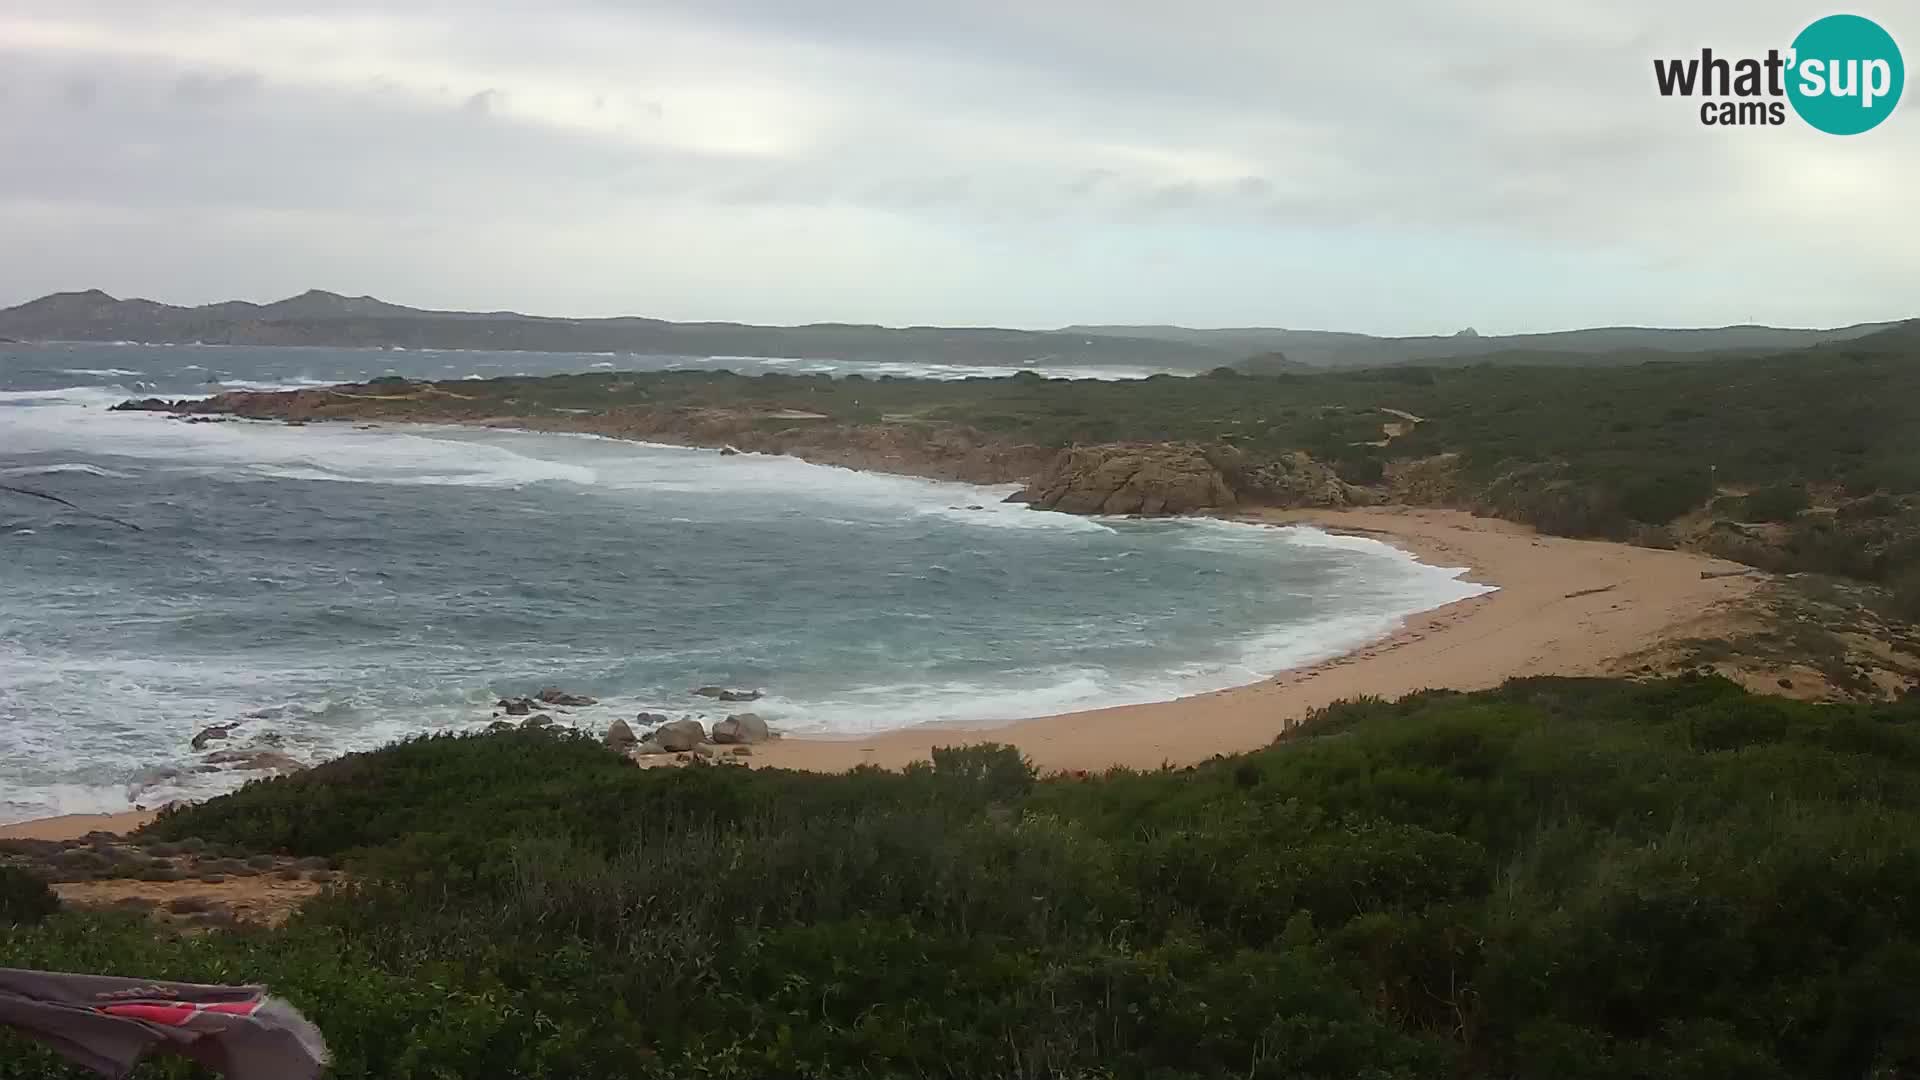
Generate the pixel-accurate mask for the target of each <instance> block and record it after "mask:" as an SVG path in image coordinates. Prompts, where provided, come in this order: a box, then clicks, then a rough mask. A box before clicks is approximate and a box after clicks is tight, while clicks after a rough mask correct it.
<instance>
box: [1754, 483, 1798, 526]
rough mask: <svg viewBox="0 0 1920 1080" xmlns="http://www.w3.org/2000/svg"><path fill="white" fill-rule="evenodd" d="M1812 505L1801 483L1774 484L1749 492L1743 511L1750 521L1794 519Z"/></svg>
mask: <svg viewBox="0 0 1920 1080" xmlns="http://www.w3.org/2000/svg"><path fill="white" fill-rule="evenodd" d="M1810 505H1812V500H1811V499H1809V498H1808V496H1807V489H1806V488H1805V487H1803V486H1802V485H1800V484H1774V485H1772V486H1771V487H1763V488H1761V489H1759V490H1758V491H1755V492H1752V493H1751V494H1749V495H1748V496H1747V497H1746V499H1745V500H1744V501H1743V507H1742V509H1743V512H1744V515H1745V517H1746V518H1747V520H1749V521H1792V520H1793V519H1794V518H1796V517H1799V516H1800V514H1801V512H1802V511H1804V510H1805V509H1806V508H1807V507H1808V506H1810Z"/></svg>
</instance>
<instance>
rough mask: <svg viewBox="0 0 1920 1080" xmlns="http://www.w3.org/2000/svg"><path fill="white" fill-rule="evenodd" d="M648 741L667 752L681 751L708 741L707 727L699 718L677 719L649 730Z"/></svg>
mask: <svg viewBox="0 0 1920 1080" xmlns="http://www.w3.org/2000/svg"><path fill="white" fill-rule="evenodd" d="M646 741H647V742H650V743H652V744H654V745H655V746H658V747H660V748H661V749H662V750H664V751H666V752H667V753H670V754H673V753H681V752H683V751H687V750H691V749H693V748H694V747H696V746H699V745H700V744H701V743H703V742H706V741H707V729H706V727H705V726H703V725H702V724H701V723H700V721H698V720H675V721H672V722H671V723H666V724H662V725H660V726H659V727H657V728H655V729H653V730H652V731H650V732H648V733H647V738H646Z"/></svg>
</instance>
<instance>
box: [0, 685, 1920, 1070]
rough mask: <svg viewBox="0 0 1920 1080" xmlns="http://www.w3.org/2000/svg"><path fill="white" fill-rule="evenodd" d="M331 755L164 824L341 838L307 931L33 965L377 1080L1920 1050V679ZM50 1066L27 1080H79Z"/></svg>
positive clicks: (86, 950)
mask: <svg viewBox="0 0 1920 1080" xmlns="http://www.w3.org/2000/svg"><path fill="white" fill-rule="evenodd" d="M302 775H303V776H304V777H306V779H304V780H302V779H301V778H300V777H294V778H288V779H289V780H297V781H300V782H298V783H290V782H288V780H276V781H270V782H264V783H256V784H252V785H249V786H248V787H246V788H244V789H242V790H241V791H239V792H237V793H235V794H233V795H230V796H226V797H223V798H220V799H214V800H210V801H208V802H207V803H204V804H202V805H200V806H197V807H193V808H189V809H186V810H182V811H178V812H175V813H171V814H168V815H166V816H164V817H163V818H162V819H161V820H160V821H159V822H158V823H156V825H155V826H153V827H152V828H153V832H154V833H156V834H165V835H168V836H172V837H177V838H179V839H178V840H177V841H176V842H182V843H183V842H185V839H186V838H187V837H199V838H201V843H200V844H199V845H197V846H201V847H204V848H209V849H213V850H218V851H222V852H236V848H239V849H246V848H250V847H256V846H263V845H264V846H271V847H275V848H284V849H288V850H292V851H297V852H301V853H306V852H307V851H308V850H318V849H327V850H328V851H329V852H331V851H340V852H342V853H343V854H344V855H345V856H346V858H347V861H348V878H349V880H350V882H351V885H350V886H348V887H346V888H342V889H338V890H335V891H334V892H332V893H330V894H327V895H325V896H322V897H320V898H318V899H316V900H314V901H311V902H309V904H308V905H307V907H306V908H305V909H303V911H302V912H301V914H300V915H299V916H298V917H297V918H295V919H294V920H293V921H292V922H290V923H289V924H288V925H287V926H285V927H283V928H281V929H277V930H245V929H235V930H217V931H213V932H209V933H206V934H204V935H201V936H198V937H192V938H181V937H176V936H174V935H170V934H156V933H154V931H153V930H152V928H151V927H150V926H148V925H146V924H144V923H141V922H139V921H138V920H133V919H129V918H124V917H116V916H108V915H102V914H88V913H82V912H67V913H62V914H59V915H56V916H54V917H52V918H48V919H45V920H44V921H43V922H41V923H40V924H39V925H38V926H37V927H33V928H12V929H0V956H4V957H5V958H6V961H5V962H7V963H11V964H24V965H27V966H40V967H48V968H61V969H68V970H95V971H114V972H117V973H122V974H141V975H146V976H150V977H155V978H185V979H195V980H205V981H243V980H260V981H265V982H267V983H268V984H269V985H271V986H273V987H274V988H275V989H276V990H277V991H279V992H281V993H283V994H285V995H287V996H288V997H289V998H291V999H292V1000H294V1002H295V1003H296V1004H298V1005H299V1006H300V1007H301V1008H302V1009H303V1010H307V1011H308V1015H310V1016H312V1017H313V1018H314V1019H315V1021H316V1022H317V1023H319V1024H320V1026H321V1028H322V1029H323V1030H324V1031H325V1032H326V1033H327V1036H328V1038H329V1041H330V1042H331V1043H332V1044H333V1046H334V1049H335V1051H336V1054H337V1057H338V1061H339V1063H338V1064H337V1065H336V1068H335V1075H337V1076H343V1077H376V1076H377V1077H407V1078H411V1077H421V1078H425V1077H444V1076H477V1075H487V1076H494V1075H498V1076H518V1077H563V1076H564V1077H582V1078H593V1077H630V1076H638V1077H665V1076H689V1075H692V1076H710V1077H742V1078H745V1077H759V1076H796V1077H836V1078H837V1077H848V1078H850V1077H867V1076H918V1075H955V1076H1017V1075H1052V1076H1088V1077H1091V1076H1143V1077H1144V1076H1152V1077H1156V1078H1166V1080H1187V1078H1199V1077H1212V1076H1220V1075H1244V1074H1248V1073H1251V1074H1252V1075H1255V1076H1271V1077H1329V1078H1332V1077H1340V1078H1347V1077H1355V1076H1367V1077H1409V1078H1411V1077H1426V1076H1532V1075H1540V1074H1542V1072H1543V1071H1547V1070H1552V1071H1560V1072H1565V1073H1567V1074H1569V1075H1571V1076H1576V1077H1609V1076H1622V1075H1628V1076H1669V1075H1690V1076H1703V1077H1704V1076H1720V1075H1742V1076H1865V1075H1874V1074H1875V1071H1876V1070H1877V1071H1878V1074H1880V1075H1901V1074H1903V1072H1910V1071H1913V1070H1914V1069H1915V1068H1916V1067H1920V1021H1917V1020H1915V1019H1914V1017H1913V1015H1912V1010H1910V1009H1908V1008H1906V1007H1905V1005H1904V1003H1905V1001H1906V998H1907V997H1908V996H1909V995H1907V993H1906V984H1907V983H1908V982H1910V981H1911V972H1912V971H1913V970H1914V969H1915V966H1916V965H1920V913H1916V909H1915V908H1914V907H1913V905H1912V904H1911V902H1910V898H1911V897H1913V896H1916V895H1920V699H1915V700H1911V701H1908V702H1906V703H1903V704H1896V705H1876V706H1854V705H1830V706H1818V705H1810V704H1805V703H1800V702H1793V701H1787V700H1784V699H1773V698H1762V697H1756V696H1753V695H1749V694H1747V693H1746V692H1744V691H1742V690H1741V689H1740V688H1739V687H1737V686H1735V685H1734V684H1732V683H1730V682H1728V681H1726V680H1724V679H1718V678H1687V679H1679V680H1670V681H1658V682H1648V683H1644V684H1635V683H1627V682H1616V681H1609V680H1585V679H1527V680H1515V681H1513V682H1510V683H1508V684H1507V685H1505V686H1503V687H1501V688H1499V689H1497V690H1490V691H1483V692H1479V693H1472V694H1462V693H1451V692H1429V693H1423V694H1416V695H1411V696H1409V697H1406V698H1403V699H1401V700H1399V701H1395V702H1387V701H1380V700H1359V701H1352V702H1344V703H1340V704H1336V705H1334V706H1331V707H1329V708H1327V709H1324V710H1321V711H1319V712H1317V713H1315V714H1314V715H1313V716H1312V717H1311V718H1310V719H1309V720H1308V722H1307V723H1306V724H1305V725H1303V726H1301V727H1298V728H1295V729H1292V730H1291V731H1290V732H1289V733H1288V735H1287V737H1286V738H1284V739H1282V740H1281V741H1279V742H1277V743H1275V744H1274V745H1273V746H1271V747H1269V748H1268V749H1265V750H1262V751H1259V752H1256V753H1251V754H1243V755H1237V756H1234V757H1227V758H1220V759H1216V760H1214V761H1211V762H1208V763H1205V764H1202V765H1198V766H1195V767H1192V768H1190V769H1178V770H1173V769H1169V770H1162V771H1156V772H1150V773H1137V772H1130V771H1126V770H1116V771H1114V772H1111V773H1108V774H1105V775H1100V776H1087V777H1054V778H1046V779H1041V778H1037V777H1036V776H1035V775H1034V773H1033V770H1032V768H1031V766H1030V765H1029V764H1028V763H1027V762H1025V761H1024V760H1022V759H1021V757H1020V755H1019V754H1018V753H1017V752H1016V751H1014V750H1012V749H1011V748H1008V747H999V746H983V747H954V748H943V749H942V750H940V751H939V752H938V753H937V754H936V755H935V757H934V759H933V760H932V761H929V762H927V763H924V764H922V765H919V766H917V767H915V768H912V769H910V770H908V771H907V772H906V773H904V774H902V773H889V772H882V771H879V770H874V769H860V770H855V771H854V772H852V773H849V774H845V775H838V776H824V775H812V774H797V773H788V772H782V771H780V770H772V769H767V770H752V771H749V770H744V769H719V768H690V769H683V770H641V769H634V768H631V767H629V766H626V765H624V764H622V763H621V761H620V759H619V758H617V757H615V756H614V755H610V754H607V753H605V752H604V751H603V750H601V749H600V748H598V747H596V746H593V745H592V744H591V743H588V742H584V741H579V742H576V741H574V740H570V739H568V738H565V737H550V738H535V737H531V736H527V737H522V736H521V735H520V734H519V733H504V734H501V735H492V736H471V737H435V738H428V739H417V740H412V741H409V742H406V743H402V744H399V745H397V746H394V747H390V748H387V749H385V750H381V751H377V752H374V753H370V754H364V755H357V756H355V757H352V758H348V759H343V761H342V762H341V763H337V764H336V765H333V766H327V767H323V768H320V769H315V770H312V771H310V772H309V773H307V774H302ZM237 853H238V852H236V854H237ZM4 1041H5V1040H4V1039H0V1042H4ZM16 1049H17V1048H16V1045H15V1044H10V1043H9V1044H6V1045H0V1080H14V1078H15V1077H25V1076H35V1077H38V1076H56V1077H63V1078H65V1077H74V1078H77V1077H78V1076H79V1075H81V1074H79V1073H77V1072H76V1071H73V1070H62V1069H61V1068H59V1067H58V1066H54V1065H52V1064H50V1063H49V1061H48V1059H46V1058H45V1057H44V1056H36V1055H35V1054H34V1053H33V1052H29V1051H18V1052H16ZM150 1075H184V1073H183V1072H181V1071H179V1070H171V1071H169V1070H152V1071H150Z"/></svg>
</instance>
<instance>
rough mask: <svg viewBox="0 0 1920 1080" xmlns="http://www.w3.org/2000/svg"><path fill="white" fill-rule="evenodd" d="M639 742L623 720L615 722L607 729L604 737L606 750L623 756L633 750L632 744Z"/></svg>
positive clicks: (637, 737) (638, 738)
mask: <svg viewBox="0 0 1920 1080" xmlns="http://www.w3.org/2000/svg"><path fill="white" fill-rule="evenodd" d="M639 741H640V737H639V736H637V735H635V734H634V733H633V729H632V728H630V727H628V726H627V722H626V721H625V720H615V721H614V722H613V723H612V724H610V725H608V727H607V734H606V737H605V742H606V744H607V749H609V750H612V751H614V752H615V753H620V754H624V753H626V752H627V751H628V750H631V749H633V747H634V744H635V743H638V742H639Z"/></svg>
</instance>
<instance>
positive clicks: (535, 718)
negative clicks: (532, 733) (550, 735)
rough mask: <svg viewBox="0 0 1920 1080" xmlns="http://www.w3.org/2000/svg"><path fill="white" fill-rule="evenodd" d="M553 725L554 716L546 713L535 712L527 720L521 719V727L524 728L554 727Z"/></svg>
mask: <svg viewBox="0 0 1920 1080" xmlns="http://www.w3.org/2000/svg"><path fill="white" fill-rule="evenodd" d="M552 726H553V717H551V716H548V715H547V714H546V713H535V714H533V715H532V716H529V717H527V718H526V719H525V720H522V721H520V727H521V728H522V729H523V730H524V729H527V728H543V727H552Z"/></svg>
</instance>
